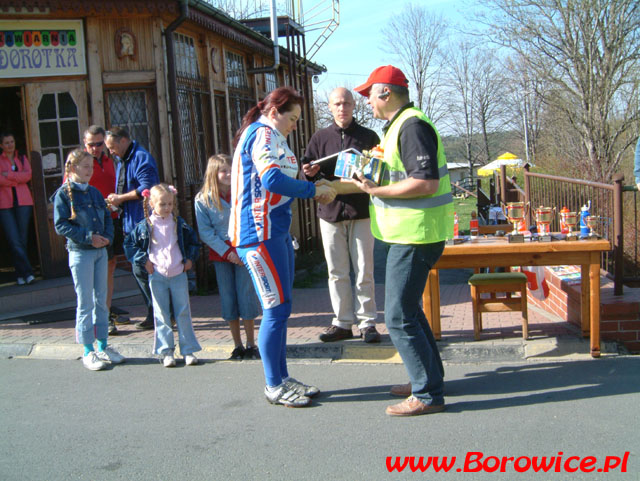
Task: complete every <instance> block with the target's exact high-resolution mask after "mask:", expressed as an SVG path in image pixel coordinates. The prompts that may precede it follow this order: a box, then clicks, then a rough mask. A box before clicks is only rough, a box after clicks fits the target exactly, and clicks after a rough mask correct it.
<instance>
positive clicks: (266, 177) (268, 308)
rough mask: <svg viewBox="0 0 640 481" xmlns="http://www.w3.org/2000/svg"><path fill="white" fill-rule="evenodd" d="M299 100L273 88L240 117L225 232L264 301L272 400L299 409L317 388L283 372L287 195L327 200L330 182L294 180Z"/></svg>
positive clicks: (288, 266)
mask: <svg viewBox="0 0 640 481" xmlns="http://www.w3.org/2000/svg"><path fill="white" fill-rule="evenodd" d="M302 103H303V98H302V97H301V96H300V95H299V94H298V92H296V90H294V89H293V88H291V87H280V88H277V89H275V90H273V91H272V92H271V93H270V94H269V95H268V96H267V97H266V98H265V99H264V100H262V101H260V102H258V105H256V106H255V107H253V108H252V109H251V110H249V112H247V114H246V115H245V116H244V118H243V119H242V125H241V127H240V129H239V130H238V132H237V133H236V138H235V139H234V140H235V145H236V149H235V153H234V155H233V166H232V171H231V216H230V219H229V238H230V240H231V244H232V245H233V246H234V247H236V250H237V252H238V255H239V256H240V258H241V259H242V261H243V262H244V264H245V265H246V266H247V269H249V273H250V274H251V278H252V280H253V284H254V287H255V289H256V292H257V293H258V297H259V298H260V302H261V304H262V309H263V314H262V321H261V323H260V331H259V334H258V347H259V349H260V355H261V356H262V362H263V366H264V373H265V378H266V388H265V396H266V398H267V400H268V401H269V402H270V403H272V404H283V405H285V406H288V407H304V406H308V405H309V404H310V403H311V399H310V397H311V396H314V395H315V394H317V393H318V392H319V390H318V388H316V387H314V386H308V385H306V384H303V383H301V382H299V381H297V380H295V379H294V378H292V377H290V376H289V372H288V370H287V357H286V349H287V320H288V319H289V315H290V314H291V291H292V288H293V272H294V266H293V262H294V255H293V246H292V242H291V236H290V234H289V228H290V226H291V207H290V206H291V203H292V202H293V199H294V198H296V197H298V198H303V199H309V198H312V197H313V198H315V199H317V200H318V201H320V202H329V201H331V200H333V198H334V197H335V191H334V190H333V189H332V188H331V187H330V186H328V185H314V184H313V183H311V182H306V181H302V180H297V179H296V178H295V177H296V176H297V174H298V162H297V160H296V157H295V155H294V153H293V152H292V151H291V149H290V148H289V146H288V145H287V140H286V137H287V135H289V133H290V132H291V131H293V130H294V129H295V128H296V122H297V121H298V119H299V118H300V114H301V111H302Z"/></svg>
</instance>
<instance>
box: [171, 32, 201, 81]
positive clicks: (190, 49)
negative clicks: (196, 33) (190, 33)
mask: <svg viewBox="0 0 640 481" xmlns="http://www.w3.org/2000/svg"><path fill="white" fill-rule="evenodd" d="M174 38H175V43H174V45H175V57H176V58H175V61H176V70H177V73H178V75H182V76H184V77H192V78H198V77H200V69H199V68H198V55H197V53H196V47H195V42H194V40H193V38H191V37H187V36H186V35H182V34H181V33H176V34H174Z"/></svg>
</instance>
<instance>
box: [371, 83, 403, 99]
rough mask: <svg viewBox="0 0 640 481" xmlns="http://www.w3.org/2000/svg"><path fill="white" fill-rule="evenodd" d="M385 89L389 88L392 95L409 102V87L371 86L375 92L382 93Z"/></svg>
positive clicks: (391, 85)
mask: <svg viewBox="0 0 640 481" xmlns="http://www.w3.org/2000/svg"><path fill="white" fill-rule="evenodd" d="M385 87H387V88H388V89H389V91H390V92H391V93H392V94H395V95H396V96H398V97H400V98H401V99H403V100H406V101H409V89H408V88H407V87H403V86H401V85H393V84H373V85H372V86H371V88H372V89H374V90H373V91H374V92H381V91H382V89H384V88H385Z"/></svg>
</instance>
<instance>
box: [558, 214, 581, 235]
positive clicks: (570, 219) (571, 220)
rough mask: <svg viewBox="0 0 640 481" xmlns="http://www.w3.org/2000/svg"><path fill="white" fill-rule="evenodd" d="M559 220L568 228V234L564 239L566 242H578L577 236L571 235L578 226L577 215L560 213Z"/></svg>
mask: <svg viewBox="0 0 640 481" xmlns="http://www.w3.org/2000/svg"><path fill="white" fill-rule="evenodd" d="M560 219H561V220H562V222H564V224H565V225H566V226H567V227H568V228H569V233H568V234H567V237H566V238H565V239H566V240H568V241H574V240H578V235H577V234H574V233H573V228H574V227H575V226H577V225H578V213H577V212H560Z"/></svg>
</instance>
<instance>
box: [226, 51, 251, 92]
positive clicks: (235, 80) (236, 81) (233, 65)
mask: <svg viewBox="0 0 640 481" xmlns="http://www.w3.org/2000/svg"><path fill="white" fill-rule="evenodd" d="M226 59H227V85H228V86H229V87H230V88H234V89H248V88H249V81H248V80H247V73H246V71H245V69H244V58H243V57H241V56H240V55H238V54H235V53H232V52H227V53H226Z"/></svg>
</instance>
